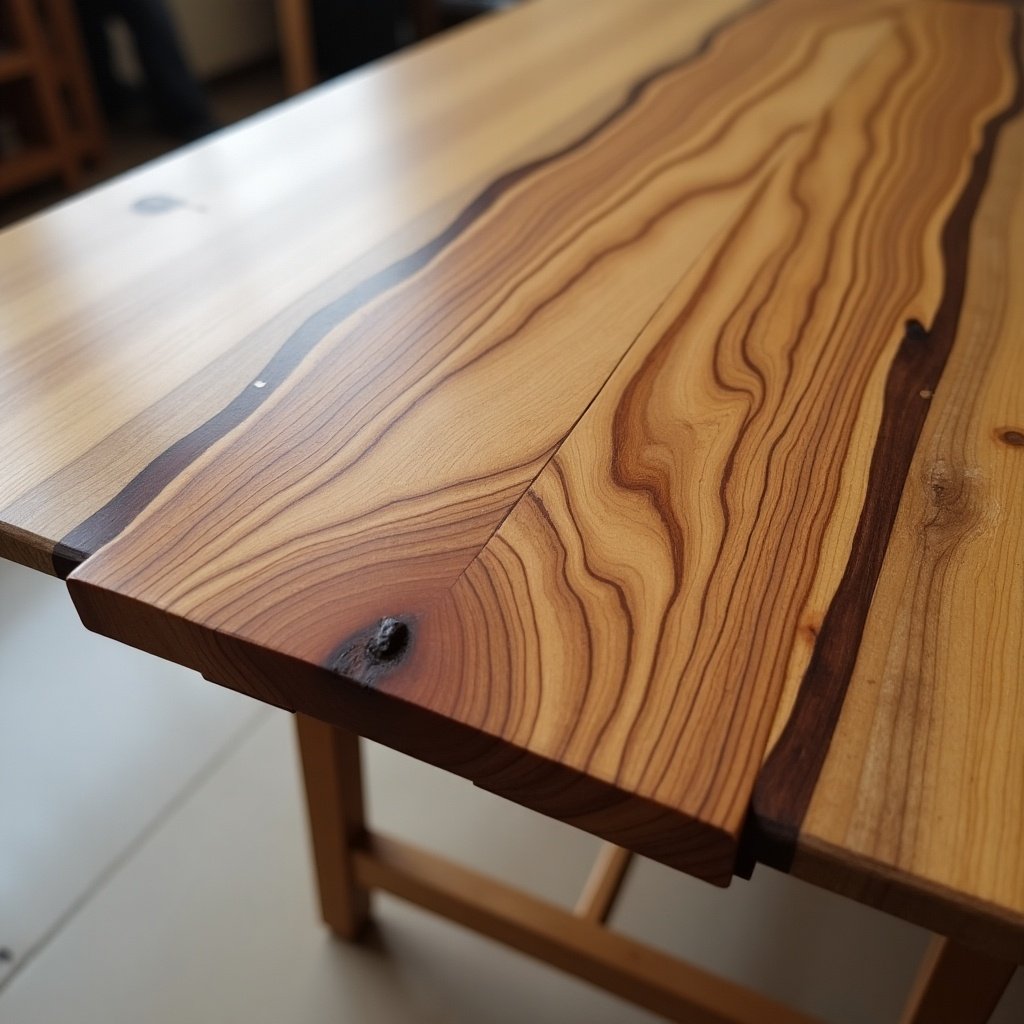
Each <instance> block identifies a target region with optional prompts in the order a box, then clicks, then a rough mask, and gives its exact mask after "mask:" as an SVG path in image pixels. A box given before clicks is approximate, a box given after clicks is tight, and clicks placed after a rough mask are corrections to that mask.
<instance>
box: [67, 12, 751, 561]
mask: <svg viewBox="0 0 1024 1024" xmlns="http://www.w3.org/2000/svg"><path fill="white" fill-rule="evenodd" d="M770 2H771V0H753V2H751V3H750V4H748V5H746V6H745V7H742V8H740V9H739V10H738V11H735V12H733V13H732V14H730V15H729V16H728V17H726V18H723V19H722V21H720V22H718V23H717V24H715V25H714V26H712V28H711V29H710V30H709V31H708V32H707V33H706V34H705V35H704V37H703V38H702V39H701V40H700V42H699V43H698V44H697V46H696V47H695V48H694V49H693V50H692V51H691V52H690V53H687V54H686V55H685V56H683V57H680V58H678V59H677V60H674V61H671V62H669V63H668V64H665V65H663V66H661V67H659V68H656V69H655V70H654V71H652V72H651V73H650V74H648V75H647V76H645V77H644V78H642V79H641V80H640V81H639V82H637V83H635V84H634V85H633V86H632V87H630V88H629V90H628V91H627V93H626V96H625V98H624V99H623V100H622V102H621V103H619V105H618V106H616V107H615V108H613V109H612V110H611V112H610V113H608V114H607V115H605V117H603V118H602V119H601V120H600V121H598V122H597V124H596V125H594V126H593V127H592V128H590V129H588V130H587V131H586V132H584V133H583V134H582V135H581V136H580V137H579V138H577V139H575V140H573V141H571V142H569V143H567V144H566V145H565V146H563V147H562V148H561V149H558V150H556V151H554V152H553V153H550V154H548V155H547V156H543V157H538V158H537V159H535V160H531V161H529V162H527V163H525V164H523V165H522V166H520V167H517V168H514V169H513V170H511V171H508V172H506V173H505V174H503V175H501V176H500V177H499V178H497V179H496V180H495V181H493V182H492V183H491V184H490V185H488V186H486V187H485V188H484V189H483V191H482V192H481V193H480V194H479V195H478V196H477V197H476V198H475V199H473V200H471V201H470V203H469V204H468V205H467V206H466V207H465V208H464V209H463V210H462V212H461V213H460V214H459V215H458V216H457V217H456V218H455V219H454V220H453V221H452V222H451V224H449V225H448V227H447V228H445V229H444V231H442V232H441V233H440V234H438V235H437V236H436V237H435V238H433V239H431V240H430V241H429V242H427V243H425V244H424V245H422V246H421V247H420V248H419V249H417V250H416V251H415V252H412V253H410V254H409V255H408V256H405V257H403V258H402V259H400V260H397V261H396V262H395V263H393V264H391V265H390V266H388V267H385V268H384V269H382V270H380V271H378V272H377V273H376V274H373V275H372V276H371V277H369V278H367V279H366V280H365V281H363V282H361V283H360V284H358V285H356V286H355V287H354V288H352V289H350V290H349V291H348V292H346V293H345V294H344V295H342V296H340V297H339V298H337V299H335V300H334V301H333V302H331V303H328V304H327V305H326V306H324V307H323V308H322V309H320V310H318V311H317V312H315V313H313V314H312V315H310V316H309V317H308V318H307V319H306V320H305V321H304V322H303V323H302V324H301V325H300V326H299V327H298V328H297V329H296V330H295V331H293V332H292V334H291V335H290V336H289V337H288V338H287V340H286V341H285V342H284V344H283V345H282V346H281V348H280V349H278V351H277V352H276V353H275V354H274V356H273V357H272V358H271V359H270V361H269V362H268V363H267V364H266V366H265V367H264V368H263V370H261V372H260V375H259V379H260V380H263V381H266V386H265V387H264V388H262V389H260V390H258V391H257V390H254V389H253V388H249V387H246V388H245V389H244V390H243V391H242V392H240V393H239V394H238V395H237V396H236V397H235V398H234V399H232V400H231V402H229V403H228V404H227V405H226V406H225V407H224V408H223V409H221V410H220V412H218V413H216V414H215V415H214V416H212V417H211V418H210V419H208V420H206V422H204V423H202V424H201V425H200V426H198V427H196V428H195V429H194V430H192V431H190V432H189V433H188V434H186V435H185V436H184V437H182V438H180V439H179V440H178V441H176V442H175V443H174V444H172V445H171V446H170V447H169V448H167V449H166V450H164V451H163V452H161V453H160V454H159V455H158V456H157V457H156V458H155V459H154V460H153V461H152V462H150V463H149V465H148V466H146V468H145V469H143V470H142V471H141V472H140V473H138V474H137V475H136V476H135V477H134V478H133V479H132V480H131V481H129V483H128V484H126V485H125V486H124V487H123V488H122V489H121V490H120V491H119V492H118V493H117V494H116V495H115V496H114V497H113V498H111V499H110V501H108V502H107V503H106V505H104V506H103V507H102V508H100V509H98V510H97V511H96V512H94V513H93V514H92V515H91V516H89V518H88V519H86V520H85V521H84V522H82V523H80V524H79V525H78V526H76V527H75V528H74V529H73V530H71V531H70V532H69V533H68V534H66V535H65V536H64V537H63V538H62V539H61V540H60V541H58V543H57V544H56V545H55V547H54V551H53V567H54V571H55V573H56V575H57V576H58V577H60V578H61V579H66V578H67V576H68V575H69V574H70V573H71V572H72V571H73V570H74V569H75V568H76V567H77V566H78V565H79V564H80V563H81V562H82V561H84V560H85V559H86V558H87V557H88V556H89V555H90V554H92V553H93V552H95V551H96V550H97V549H98V548H100V547H102V546H103V545H104V544H106V543H107V542H108V541H110V540H112V539H113V538H114V537H116V536H117V535H118V534H119V533H121V531H122V530H124V529H125V527H127V526H128V525H129V524H130V523H131V522H132V521H133V520H134V519H135V518H136V516H138V514H139V513H140V512H141V511H142V510H143V509H144V508H145V507H146V506H147V505H148V504H149V503H150V502H152V501H153V499H154V498H155V497H156V496H157V495H158V494H159V493H160V492H161V491H162V490H163V489H164V488H165V487H166V486H167V485H168V484H169V483H171V481H172V480H174V479H175V478H176V477H178V476H179V475H180V474H181V473H182V472H183V471H184V470H185V469H186V468H187V467H188V466H189V465H190V464H191V463H192V462H194V461H195V460H196V459H197V458H199V456H201V455H202V454H203V453H204V452H206V451H207V450H208V449H209V448H210V447H211V446H212V445H213V444H214V443H215V442H216V441H217V440H219V439H220V438H221V437H223V436H224V435H225V434H227V433H229V432H230V431H231V430H232V429H234V428H235V427H237V426H238V425H239V424H240V423H242V422H243V421H244V420H246V419H247V418H248V417H249V416H251V415H252V414H253V413H254V412H255V411H256V410H257V409H258V408H259V407H260V406H261V405H262V404H263V403H264V402H265V401H266V400H267V399H268V398H269V397H270V395H271V394H272V393H273V392H274V391H276V390H277V388H278V387H279V386H280V385H281V383H282V382H283V381H284V380H285V379H286V378H287V377H288V375H289V374H290V373H291V372H292V370H294V369H295V367H296V366H297V365H298V364H299V363H300V362H301V361H302V359H303V358H304V357H305V356H306V354H307V353H308V352H309V351H310V350H311V349H312V348H313V347H314V346H315V345H316V344H317V343H318V342H319V341H320V340H321V339H322V338H323V337H324V336H326V335H327V333H328V332H329V331H331V330H332V329H333V328H334V327H336V326H337V325H338V324H339V323H341V322H342V321H343V320H345V319H347V318H348V317H349V316H351V315H352V314H353V313H354V312H355V311H356V310H358V309H359V308H361V307H362V306H365V305H366V304H367V303H369V302H370V301H372V300H373V299H375V298H376V297H377V296H379V295H381V294H383V293H384V292H385V291H387V290H388V289H390V288H392V287H394V286H395V285H397V284H398V283H399V282H401V281H403V280H405V279H406V278H408V277H410V276H412V275H413V274H415V273H416V272H417V271H418V270H420V269H422V268H423V267H425V266H426V265H427V264H428V263H430V262H431V260H433V259H434V258H435V257H436V256H437V255H438V254H439V253H440V252H442V251H443V250H444V249H446V248H447V247H448V246H449V245H451V244H452V242H454V241H455V239H457V238H458V237H459V236H460V235H462V234H463V233H464V232H465V231H466V230H467V229H468V228H469V227H470V226H471V225H472V224H474V223H475V222H476V221H477V220H479V219H480V218H481V217H482V216H483V215H484V214H485V213H486V212H487V211H488V210H489V209H490V208H491V207H492V206H493V205H494V204H495V203H496V202H497V201H498V199H500V198H501V196H502V195H504V194H505V193H506V192H508V191H509V190H510V189H511V188H513V187H514V186H515V185H516V184H518V183H519V182H520V181H522V180H523V179H524V178H527V177H528V176H530V175H532V174H535V173H537V172H538V171H540V170H542V169H543V168H544V167H547V166H549V165H550V164H553V163H555V162H557V161H559V160H561V159H564V158H565V157H566V156H568V155H570V154H571V153H573V152H574V151H576V150H578V149H581V148H583V147H584V146H586V145H587V144H588V143H589V142H591V141H592V140H594V139H595V138H597V137H598V136H599V135H600V134H601V133H602V132H604V131H605V130H606V129H608V128H609V127H611V126H612V125H613V124H614V123H615V122H616V121H618V120H619V119H620V118H621V117H623V116H624V115H626V114H627V113H629V111H630V110H631V109H632V108H633V107H634V106H635V105H636V104H637V103H638V102H639V101H640V99H641V98H642V97H643V95H644V93H645V92H646V91H647V89H648V88H649V87H650V86H651V85H653V84H654V83H655V82H657V81H658V80H659V79H660V78H663V77H664V76H666V75H668V74H671V73H672V72H674V71H678V70H680V69H682V68H684V67H685V66H686V65H687V64H690V63H692V62H695V61H697V60H700V59H701V58H702V57H704V56H705V55H706V54H707V53H708V52H709V51H710V49H711V47H712V46H713V45H714V44H715V42H716V41H717V40H718V38H719V37H720V36H721V35H722V34H724V33H725V32H726V31H728V30H729V29H730V28H731V27H732V26H733V25H734V24H736V23H737V22H739V21H741V20H742V19H743V18H745V17H747V16H748V15H749V14H751V13H752V12H753V11H754V10H756V9H757V8H759V7H762V6H766V5H767V4H768V3H770Z"/></svg>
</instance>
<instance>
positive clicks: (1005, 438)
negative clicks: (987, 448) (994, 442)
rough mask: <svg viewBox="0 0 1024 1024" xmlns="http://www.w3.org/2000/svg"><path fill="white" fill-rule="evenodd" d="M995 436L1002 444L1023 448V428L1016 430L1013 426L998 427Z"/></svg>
mask: <svg viewBox="0 0 1024 1024" xmlns="http://www.w3.org/2000/svg"><path fill="white" fill-rule="evenodd" d="M996 438H997V439H998V440H1000V441H1002V442H1003V444H1008V445H1012V446H1013V447H1015V448H1024V430H1017V429H1015V428H1013V427H1000V428H999V429H998V430H997V431H996Z"/></svg>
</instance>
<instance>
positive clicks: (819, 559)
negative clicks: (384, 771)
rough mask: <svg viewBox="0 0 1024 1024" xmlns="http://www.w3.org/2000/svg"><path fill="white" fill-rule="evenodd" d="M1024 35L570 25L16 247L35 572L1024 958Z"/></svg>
mask: <svg viewBox="0 0 1024 1024" xmlns="http://www.w3.org/2000/svg"><path fill="white" fill-rule="evenodd" d="M1020 17H1021V13H1020V9H1019V8H1018V7H1015V6H1014V5H1012V4H1007V3H1002V2H995V0H993V2H981V3H964V2H959V0H869V2H860V0H858V2H853V0H849V2H845V0H835V2H830V3H824V4H823V3H819V2H811V0H767V2H760V3H756V2H755V3H740V2H733V0H727V2H717V0H716V2H711V0H705V2H701V0H694V2H690V3H685V4H684V3H678V2H675V0H671V2H669V0H631V2H630V3H628V4H627V3H623V2H620V0H585V2H584V0H535V2H532V3H529V4H525V5H523V6H522V7H521V8H518V9H516V10H515V11H513V12H510V13H505V14H501V15H496V16H493V17H489V18H487V19H483V20H482V21H480V22H478V23H476V24H474V25H472V26H469V27H467V28H464V29H462V30H460V31H456V32H453V33H450V34H448V35H446V36H445V37H443V38H441V39H439V40H437V41H435V42H431V43H430V44H427V45H423V46H420V47H417V48H415V50H414V52H412V53H408V54H405V55H401V56H399V57H397V58H392V59H390V60H387V61H384V62H381V63H380V64H378V65H376V66H374V67H372V68H370V69H367V70H364V71H361V72H358V73H356V74H353V75H350V76H348V77H347V78H346V79H344V80H342V81H341V82H340V83H338V84H333V85H328V86H325V87H321V88H320V89H318V90H315V91H314V92H313V93H311V94H308V95H307V96H305V97H301V98H299V99H297V100H294V101H291V102H289V103H287V104H284V105H282V106H281V107H279V108H275V110H273V111H271V112H269V113H267V114H265V115H262V116H260V117H257V118H255V119H253V120H252V121H251V122H249V123H247V124H246V125H244V126H242V127H240V128H236V129H231V130H228V131H225V132H222V133H220V134H219V135H218V136H216V137H214V138H212V139H210V140H207V141H204V142H202V143H199V144H196V145H193V146H191V147H189V148H187V149H186V150H183V151H181V152H180V153H179V154H176V155H174V156H172V157H170V158H166V159H164V160H161V161H158V162H156V163H154V164H152V165H149V166H148V167H146V168H144V169H142V170H140V171H138V172H135V173H132V174H129V175H127V176H125V177H123V178H121V179H119V180H118V181H116V182H114V183H112V184H110V185H107V186H104V187H101V188H99V189H96V190H93V191H92V192H91V193H89V194H87V195H85V196H83V197H81V198H79V199H76V200H74V201H71V202H69V203H66V204H64V205H62V206H60V207H58V208H56V209H54V210H53V211H51V212H49V213H47V214H45V215H43V216H41V217H37V218H34V219H31V220H29V221H26V222H24V223H22V224H21V225H18V226H15V227H13V228H11V229H9V230H7V231H6V232H3V233H2V234H0V308H2V309H3V311H4V313H3V322H2V333H0V344H2V346H3V352H4V360H3V364H2V366H0V407H2V408H3V410H4V416H3V417H2V420H0V453H2V454H0V554H2V555H3V556H6V557H8V558H13V559H15V560H18V561H22V562H24V563H26V564H28V565H32V566H35V567H36V568H39V569H42V570H44V571H49V572H53V573H56V574H57V575H61V576H67V577H68V583H69V587H70V590H71V595H72V598H73V599H74V601H75V604H76V606H77V608H78V610H79V613H80V615H81V617H82V619H83V621H84V622H85V624H86V625H87V626H89V627H90V628H92V629H95V630H97V631H98V632H101V633H104V634H106V635H108V636H112V637H114V638H116V639H119V640H122V641H125V642H127V643H130V644H133V645H135V646H137V647H140V648H142V649H145V650H148V651H151V652H152V653H154V654H157V655H160V656H162V657H165V658H170V659H172V660H175V661H178V662H181V663H182V664H186V665H189V666H191V667H193V668H196V669H198V670H199V671H201V672H202V673H203V674H204V675H206V676H208V677H209V678H211V679H214V680H216V681H217V682H220V683H222V684H224V685H227V686H231V687H233V688H236V689H238V690H241V691H243V692H246V693H250V694H252V695H254V696H256V697H258V698H260V699H262V700H266V701H269V702H271V703H274V704H277V705H279V706H282V707H286V708H290V709H296V710H300V711H303V712H305V713H308V714H312V715H315V716H318V717H320V718H323V719H326V720H329V721H334V722H338V723H342V724H346V725H348V726H350V727H353V728H355V729H357V730H358V731H360V732H361V733H363V734H364V735H367V736H370V737H371V738H373V739H377V740H380V741H382V742H385V743H387V744H389V745H391V746H394V747H397V748H399V749H402V750H405V751H407V752H409V753H411V754H413V755H415V756H417V757H420V758H422V759H424V760H427V761H430V762H432V763H435V764H439V765H441V766H443V767H445V768H448V769H450V770H452V771H455V772H458V773H460V774H462V775H464V776H466V777H468V778H470V779H472V780H473V781H474V782H476V783H477V784H478V785H480V786H483V787H485V788H488V789H491V790H493V791H495V792H498V793H500V794H502V795H504V796H506V797H509V798H511V799H514V800H516V801H518V802H520V803H523V804H526V805H527V806H530V807H534V808H536V809H537V810H540V811H542V812H544V813H547V814H550V815H553V816H556V817H558V818H561V819H563V820H566V821H569V822H571V823H573V824H576V825H578V826H580V827H583V828H587V829H589V830H591V831H594V832H597V833H598V834H601V835H603V836H605V837H606V838H609V839H612V840H613V841H615V842H618V843H620V844H622V845H625V846H628V847H630V848H631V849H634V850H636V851H638V852H641V853H644V854H646V855H648V856H652V857H655V858H657V859H659V860H661V861H663V862H665V863H668V864H672V865H674V866H676V867H679V868H682V869H683V870H686V871H689V872H691V873H693V874H696V875H699V876H701V877H704V878H707V879H709V880H711V881H714V882H716V883H719V884H726V883H727V882H728V881H729V879H730V878H731V877H732V874H733V872H734V870H735V869H736V867H737V860H738V858H739V859H740V861H741V863H742V861H744V860H749V859H750V858H751V857H756V858H758V859H760V860H763V861H766V862H768V863H771V864H775V865H777V866H780V867H784V868H786V869H788V870H791V871H794V872H795V873H797V874H800V875H803V876H804V877H807V878H810V879H812V880H814V881H816V882H818V883H820V884H823V885H826V886H829V887H831V888H834V889H838V890H839V891H843V892H847V893H848V894H850V895H854V896H856V897H857V898H859V899H862V900H865V901H867V902H870V903H874V904H876V905H879V906H882V907H885V908H886V909H889V910H892V911H894V912H897V913H900V914H902V915H903V916H906V917H909V918H911V919H913V920H918V921H920V922H921V923H924V924H926V925H929V926H931V927H934V928H936V929H939V930H943V931H946V932H947V933H950V934H954V935H955V936H957V937H960V938H964V939H966V940H968V941H970V942H972V943H974V944H976V945H979V946H982V947H984V948H986V949H989V950H990V951H993V952H995V953H997V954H999V955H1003V956H1006V957H1010V958H1014V959H1024V816H1022V813H1021V809H1022V807H1024V713H1022V709H1024V697H1022V692H1024V691H1021V688H1020V683H1021V678H1022V671H1021V670H1022V665H1024V640H1022V633H1024V630H1022V628H1021V623H1022V619H1024V572H1022V569H1024V513H1022V510H1021V505H1020V495H1021V494H1022V493H1024V389H1022V388H1021V387H1020V382H1021V380H1022V373H1024V345H1021V344H1020V334H1021V330H1022V326H1024V294H1022V293H1021V291H1020V289H1019V288H1017V289H1014V288H1013V287H1012V285H1013V282H1014V281H1015V280H1016V281H1019V280H1020V275H1021V273H1022V272H1024V193H1022V187H1021V186H1022V182H1024V174H1022V170H1024V159H1022V155H1024V116H1022V109H1024V86H1022V72H1021V60H1022V57H1021V26H1020Z"/></svg>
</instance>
